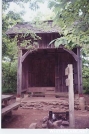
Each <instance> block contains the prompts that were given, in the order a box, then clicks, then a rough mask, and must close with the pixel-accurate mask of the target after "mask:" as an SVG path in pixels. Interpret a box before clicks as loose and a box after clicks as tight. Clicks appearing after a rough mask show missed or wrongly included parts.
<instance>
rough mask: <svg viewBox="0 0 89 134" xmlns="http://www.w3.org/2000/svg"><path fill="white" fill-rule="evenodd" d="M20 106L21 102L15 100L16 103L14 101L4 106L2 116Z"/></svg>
mask: <svg viewBox="0 0 89 134" xmlns="http://www.w3.org/2000/svg"><path fill="white" fill-rule="evenodd" d="M19 106H20V103H18V102H15V103H13V104H11V105H8V106H6V107H4V108H2V110H1V113H2V116H3V115H5V114H7V113H8V112H10V111H11V110H13V109H15V108H17V107H19Z"/></svg>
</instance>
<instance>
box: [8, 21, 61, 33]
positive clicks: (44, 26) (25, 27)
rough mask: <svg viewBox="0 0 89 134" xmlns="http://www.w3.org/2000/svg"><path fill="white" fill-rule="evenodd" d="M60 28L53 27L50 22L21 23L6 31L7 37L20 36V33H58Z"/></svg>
mask: <svg viewBox="0 0 89 134" xmlns="http://www.w3.org/2000/svg"><path fill="white" fill-rule="evenodd" d="M60 32H61V28H60V27H58V26H56V25H54V23H53V21H52V20H49V21H43V22H35V23H29V22H23V23H17V24H16V25H15V26H13V27H12V28H10V29H8V30H7V31H6V34H7V35H10V34H22V33H60Z"/></svg>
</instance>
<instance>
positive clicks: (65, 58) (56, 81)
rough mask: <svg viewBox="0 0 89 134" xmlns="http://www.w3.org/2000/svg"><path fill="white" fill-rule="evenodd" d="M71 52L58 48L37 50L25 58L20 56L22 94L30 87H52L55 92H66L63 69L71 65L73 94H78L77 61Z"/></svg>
mask: <svg viewBox="0 0 89 134" xmlns="http://www.w3.org/2000/svg"><path fill="white" fill-rule="evenodd" d="M76 50H77V48H76ZM22 51H23V52H24V51H25V50H22ZM71 52H72V51H69V50H67V49H65V48H64V47H60V48H58V49H56V48H51V49H50V48H48V49H38V50H37V51H33V52H32V53H29V54H28V55H27V56H26V57H25V58H24V56H22V57H23V58H22V92H23V91H25V90H29V89H31V88H32V87H39V88H41V87H45V88H47V87H50V88H51V87H54V88H55V92H68V87H67V86H66V83H65V80H66V76H65V68H66V67H67V65H68V64H73V73H74V76H73V77H74V92H75V93H78V69H77V62H78V61H77V56H76V54H75V53H74V52H72V53H71ZM39 91H40V90H39Z"/></svg>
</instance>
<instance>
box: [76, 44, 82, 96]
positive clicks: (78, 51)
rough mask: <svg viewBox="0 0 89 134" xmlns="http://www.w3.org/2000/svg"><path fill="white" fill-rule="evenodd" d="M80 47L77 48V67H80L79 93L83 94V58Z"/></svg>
mask: <svg viewBox="0 0 89 134" xmlns="http://www.w3.org/2000/svg"><path fill="white" fill-rule="evenodd" d="M80 49H81V48H80V47H78V48H77V56H78V62H77V69H78V93H79V94H82V92H83V91H82V90H83V87H82V59H81V53H80Z"/></svg>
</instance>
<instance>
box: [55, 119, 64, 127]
mask: <svg viewBox="0 0 89 134" xmlns="http://www.w3.org/2000/svg"><path fill="white" fill-rule="evenodd" d="M61 124H62V120H58V121H55V122H53V125H54V127H55V128H58V127H60V125H61Z"/></svg>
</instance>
